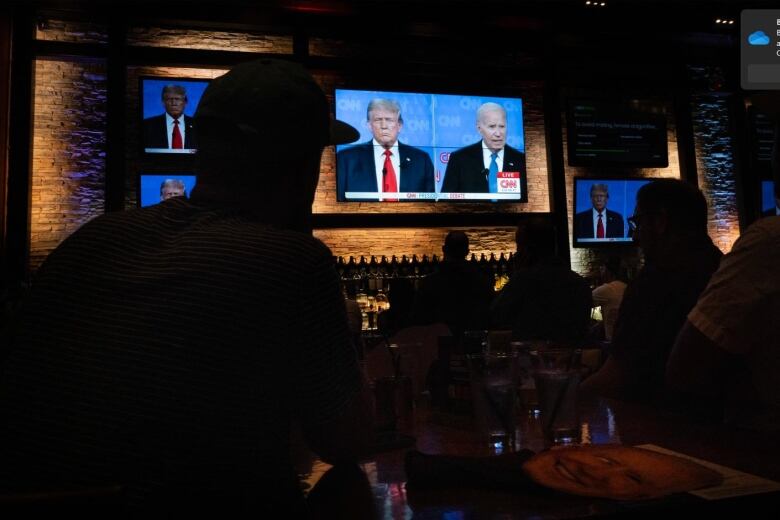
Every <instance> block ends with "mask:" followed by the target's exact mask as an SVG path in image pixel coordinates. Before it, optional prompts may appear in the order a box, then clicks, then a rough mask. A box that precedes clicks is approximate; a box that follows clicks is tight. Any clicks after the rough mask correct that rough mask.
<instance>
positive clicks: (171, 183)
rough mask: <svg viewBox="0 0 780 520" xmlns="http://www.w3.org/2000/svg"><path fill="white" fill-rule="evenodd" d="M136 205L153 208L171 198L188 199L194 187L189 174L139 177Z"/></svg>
mask: <svg viewBox="0 0 780 520" xmlns="http://www.w3.org/2000/svg"><path fill="white" fill-rule="evenodd" d="M138 184H139V186H138V205H139V206H141V207H146V206H153V205H154V204H157V203H159V202H162V201H164V200H167V199H170V198H171V197H189V196H190V193H191V192H192V188H194V187H195V175H193V174H191V173H165V174H159V173H155V174H146V173H142V174H141V175H140V176H139V182H138Z"/></svg>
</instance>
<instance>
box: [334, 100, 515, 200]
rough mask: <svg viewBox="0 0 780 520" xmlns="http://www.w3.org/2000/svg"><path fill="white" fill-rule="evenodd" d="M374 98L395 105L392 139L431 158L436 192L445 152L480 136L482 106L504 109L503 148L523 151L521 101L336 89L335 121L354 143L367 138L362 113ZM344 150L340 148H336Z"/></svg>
mask: <svg viewBox="0 0 780 520" xmlns="http://www.w3.org/2000/svg"><path fill="white" fill-rule="evenodd" d="M374 98H385V99H393V100H395V101H397V102H398V104H399V105H401V116H402V117H403V121H404V124H403V127H402V129H401V132H400V133H399V134H398V140H399V141H400V142H402V143H405V144H408V145H412V146H415V147H417V148H420V149H422V150H424V151H425V152H427V153H428V155H430V156H431V160H433V166H434V168H435V169H436V191H437V192H438V191H440V190H441V184H442V182H443V181H444V175H445V173H446V165H447V163H446V160H447V159H448V155H449V153H450V152H452V151H454V150H457V149H458V148H462V147H464V146H468V145H470V144H474V143H476V142H478V141H479V140H480V139H481V138H482V137H481V136H480V135H479V133H478V132H477V126H476V125H477V109H478V108H479V107H480V105H482V104H483V103H488V102H492V103H498V104H499V105H501V106H503V107H504V109H505V110H506V116H507V144H508V145H509V146H512V147H513V148H517V149H518V150H520V151H521V152H525V139H524V134H523V102H522V100H521V99H519V98H500V97H488V96H456V95H450V94H419V93H411V92H387V91H380V90H371V91H369V90H343V89H336V118H338V119H341V120H342V121H346V122H347V123H349V124H351V125H352V126H354V127H355V128H357V129H358V130H359V131H360V139H359V140H358V141H357V143H365V142H367V141H370V140H371V139H372V135H371V129H370V128H369V126H368V124H367V121H366V109H367V108H368V103H369V101H371V100H372V99H374ZM348 146H349V145H342V146H339V147H338V149H339V150H341V149H343V148H346V147H348Z"/></svg>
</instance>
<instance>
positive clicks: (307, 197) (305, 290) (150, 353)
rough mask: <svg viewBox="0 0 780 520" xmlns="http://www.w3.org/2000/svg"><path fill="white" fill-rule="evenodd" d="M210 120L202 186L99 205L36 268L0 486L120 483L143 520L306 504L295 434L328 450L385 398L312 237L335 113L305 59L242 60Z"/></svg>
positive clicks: (288, 509)
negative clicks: (361, 358)
mask: <svg viewBox="0 0 780 520" xmlns="http://www.w3.org/2000/svg"><path fill="white" fill-rule="evenodd" d="M195 119H196V120H197V122H198V123H197V124H198V125H199V126H200V129H201V130H202V133H201V134H199V138H200V139H201V140H200V144H199V149H198V155H199V168H198V172H197V175H198V183H197V187H196V188H195V189H194V190H193V192H192V194H191V197H190V198H189V199H187V198H185V197H173V198H170V199H168V200H166V201H163V202H161V203H160V204H157V205H154V206H150V207H146V208H139V209H136V210H132V211H127V212H119V213H110V214H106V215H103V216H101V217H98V218H96V219H94V220H92V221H91V222H89V223H88V224H85V225H84V226H83V227H82V228H81V229H79V230H78V231H76V232H75V233H73V235H72V236H70V237H69V238H68V239H67V240H65V241H64V242H63V243H62V244H61V245H60V247H58V248H57V249H56V250H55V251H54V252H53V253H52V254H51V255H50V256H49V258H48V259H47V260H46V262H45V263H44V265H43V266H42V267H41V268H40V270H39V272H38V274H37V278H36V280H35V284H34V288H33V291H32V293H31V296H30V298H29V300H28V301H27V302H26V305H24V307H23V309H22V310H21V313H20V316H19V317H18V319H17V320H16V323H18V328H17V330H16V331H15V333H14V335H13V336H12V337H11V341H10V342H9V343H8V349H7V350H4V352H3V358H4V359H3V372H2V374H1V375H0V460H2V461H3V463H2V464H0V489H2V490H6V491H14V492H19V493H22V492H28V491H45V490H50V489H60V490H61V489H67V488H68V487H70V486H74V487H79V486H98V485H106V484H118V485H120V486H122V489H123V491H124V497H125V499H126V503H127V512H128V513H129V516H132V517H143V518H154V517H168V516H177V517H178V516H181V517H185V516H186V517H188V518H192V517H203V516H213V517H219V515H221V516H222V517H225V518H236V517H243V516H253V517H254V518H297V517H299V516H302V515H303V514H304V510H305V504H304V501H303V497H302V495H301V492H300V486H299V484H298V482H297V480H296V478H295V474H294V471H293V467H292V463H291V460H290V459H291V457H290V445H291V441H290V439H291V431H293V430H294V429H298V428H299V429H300V430H302V431H303V433H304V436H305V438H306V440H307V442H308V444H309V446H310V447H311V448H312V449H313V450H314V451H316V452H317V453H318V454H319V455H320V456H321V457H322V458H323V459H324V460H326V461H328V462H331V463H340V462H350V461H352V462H354V461H355V460H357V457H358V456H359V455H360V454H361V453H362V452H363V451H364V450H365V449H366V448H367V446H368V443H369V440H368V439H369V437H370V431H371V415H372V413H371V412H370V410H372V405H373V403H372V400H371V398H370V397H369V394H368V392H367V391H366V385H365V383H364V381H363V378H362V376H361V373H360V370H359V369H358V363H357V357H356V353H355V350H354V348H353V346H352V345H351V343H350V335H349V330H348V326H347V319H346V314H345V309H344V302H343V299H342V297H341V295H340V291H339V281H338V277H337V274H336V272H335V270H334V268H333V265H332V257H331V253H330V251H329V250H328V248H327V247H326V246H325V245H323V244H322V243H321V242H320V241H318V240H317V239H315V238H313V237H312V236H311V233H310V232H309V222H310V215H311V204H312V201H313V198H314V190H315V187H316V185H317V177H318V174H319V163H320V155H321V153H322V150H323V148H324V146H326V145H328V144H336V143H345V142H351V141H354V140H355V139H357V138H358V133H357V131H356V130H355V129H354V128H351V127H349V126H348V125H346V124H344V123H341V122H338V121H332V120H331V119H330V116H329V109H328V104H327V101H326V99H325V96H324V94H323V92H322V90H321V89H320V88H319V86H318V85H317V84H316V82H315V81H314V80H313V79H312V77H311V76H310V75H309V74H308V73H307V72H306V71H305V70H304V69H303V68H302V67H300V66H298V65H295V64H293V63H289V62H284V61H274V60H259V61H253V62H249V63H244V64H241V65H238V66H237V67H235V68H234V69H233V70H231V71H230V72H228V73H227V74H225V75H224V76H222V77H220V78H217V79H215V80H214V81H212V83H211V84H210V85H209V87H208V88H207V89H206V91H205V93H204V95H203V97H202V99H201V102H200V105H199V108H198V112H197V113H196V116H195Z"/></svg>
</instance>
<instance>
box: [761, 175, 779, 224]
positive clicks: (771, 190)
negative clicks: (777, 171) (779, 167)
mask: <svg viewBox="0 0 780 520" xmlns="http://www.w3.org/2000/svg"><path fill="white" fill-rule="evenodd" d="M778 202H780V201H777V200H776V199H775V183H774V182H773V181H761V216H762V217H771V216H775V215H778V214H779V213H778V208H780V205H779V204H778Z"/></svg>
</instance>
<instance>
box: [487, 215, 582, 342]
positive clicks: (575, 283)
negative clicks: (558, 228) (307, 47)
mask: <svg viewBox="0 0 780 520" xmlns="http://www.w3.org/2000/svg"><path fill="white" fill-rule="evenodd" d="M515 240H516V242H517V255H516V256H515V258H516V270H515V272H514V273H513V274H512V277H511V278H510V279H509V282H507V284H506V285H505V286H504V288H503V289H502V290H501V292H500V293H499V294H498V296H496V298H495V300H494V301H493V305H492V306H491V309H490V317H491V322H492V328H494V329H507V330H509V329H511V330H512V337H513V338H514V339H519V340H532V339H545V340H553V341H557V342H560V343H564V344H568V345H572V346H574V345H578V344H579V343H581V342H582V341H583V340H584V339H585V336H586V334H587V331H588V326H589V323H590V311H591V303H592V302H591V294H590V287H589V286H588V282H587V281H586V280H585V279H584V278H583V277H581V276H580V275H578V274H577V273H575V272H574V271H572V270H571V269H569V267H568V266H567V265H566V262H565V261H564V260H563V259H561V258H560V257H559V256H558V254H557V244H556V236H555V228H554V226H553V224H552V222H550V220H549V219H547V218H543V217H538V216H534V217H530V218H528V219H527V220H525V221H524V222H523V223H521V224H520V225H519V226H518V228H517V233H516V235H515Z"/></svg>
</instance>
